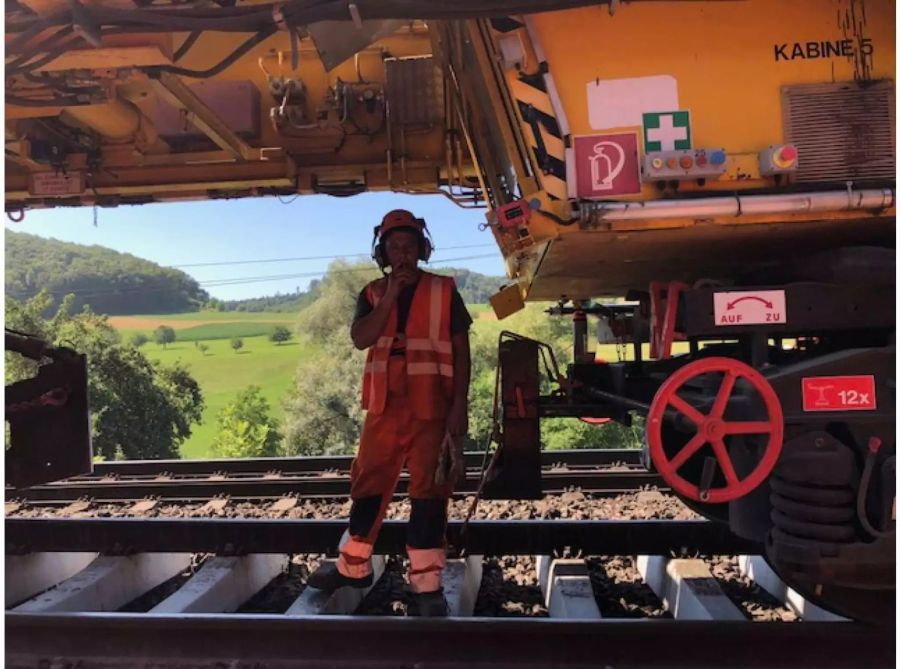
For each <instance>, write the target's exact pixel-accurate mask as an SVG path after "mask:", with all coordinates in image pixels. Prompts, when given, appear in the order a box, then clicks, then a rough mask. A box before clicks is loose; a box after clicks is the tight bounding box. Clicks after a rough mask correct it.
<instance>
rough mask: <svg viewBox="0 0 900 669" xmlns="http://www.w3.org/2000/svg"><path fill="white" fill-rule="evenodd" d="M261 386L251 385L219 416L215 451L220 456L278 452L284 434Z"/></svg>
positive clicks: (213, 446)
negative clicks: (273, 415) (271, 413)
mask: <svg viewBox="0 0 900 669" xmlns="http://www.w3.org/2000/svg"><path fill="white" fill-rule="evenodd" d="M269 412H270V407H269V403H268V402H267V401H266V398H264V397H263V396H262V393H261V391H260V389H259V387H258V386H248V387H247V388H245V389H244V390H242V391H240V392H239V393H238V394H237V397H235V399H234V400H232V401H231V402H229V403H228V404H227V405H226V406H225V408H224V409H222V410H221V411H220V412H219V415H218V417H217V419H216V420H217V429H216V437H215V439H213V443H212V452H213V454H214V455H215V456H216V457H219V458H264V457H272V456H274V455H277V454H278V445H279V443H280V442H281V434H280V433H279V431H278V421H276V420H275V419H274V418H272V416H271V415H270V413H269Z"/></svg>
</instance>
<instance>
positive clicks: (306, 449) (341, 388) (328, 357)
mask: <svg viewBox="0 0 900 669" xmlns="http://www.w3.org/2000/svg"><path fill="white" fill-rule="evenodd" d="M349 342H350V326H349V325H347V324H345V325H344V326H343V327H342V328H340V330H338V331H337V332H335V333H332V336H331V337H330V338H329V340H328V341H326V342H325V344H324V346H323V350H322V355H320V356H317V357H315V358H308V359H306V360H304V361H302V362H301V363H300V364H299V366H298V367H297V373H296V376H295V380H294V385H293V387H292V388H291V389H290V390H289V391H288V395H287V397H286V398H285V400H284V410H285V424H284V429H285V439H284V445H283V447H282V448H283V451H284V454H285V455H287V456H296V455H341V454H345V455H346V454H351V453H353V452H354V449H355V448H356V445H357V444H358V443H359V434H360V429H361V427H362V421H363V415H364V414H363V409H362V406H361V404H360V384H361V382H362V371H363V366H364V365H365V360H366V354H365V353H364V352H362V351H357V350H356V349H355V348H354V347H353V346H352V345H351V344H350V343H349Z"/></svg>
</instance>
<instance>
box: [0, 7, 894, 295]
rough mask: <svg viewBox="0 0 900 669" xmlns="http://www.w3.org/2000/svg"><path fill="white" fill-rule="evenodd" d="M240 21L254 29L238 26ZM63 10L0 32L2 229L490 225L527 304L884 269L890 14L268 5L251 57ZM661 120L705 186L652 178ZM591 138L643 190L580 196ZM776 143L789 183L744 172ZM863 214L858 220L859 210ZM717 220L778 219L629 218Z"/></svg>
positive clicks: (229, 44)
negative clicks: (49, 219) (303, 17)
mask: <svg viewBox="0 0 900 669" xmlns="http://www.w3.org/2000/svg"><path fill="white" fill-rule="evenodd" d="M289 4H290V3H287V5H285V6H289ZM351 4H352V3H351ZM426 4H427V3H423V5H422V6H423V7H425V5H426ZM572 4H577V3H572ZM585 4H587V3H585ZM257 5H258V6H265V7H268V6H269V5H266V4H265V3H262V2H238V3H237V8H244V9H245V10H247V11H249V9H250V8H251V7H254V6H257ZM74 6H76V7H78V8H80V10H79V11H80V12H81V13H79V14H78V15H77V16H76V15H75V14H74V13H73V14H72V16H71V17H70V18H68V19H67V20H66V21H63V22H56V23H53V22H52V21H50V22H51V23H53V24H52V25H51V26H48V27H45V28H43V29H41V25H39V24H37V23H36V21H38V20H40V19H52V18H53V17H55V16H58V15H60V13H62V14H66V13H71V12H72V9H71V7H72V5H70V4H69V3H64V2H60V1H59V0H20V1H19V3H16V4H13V5H8V6H7V9H6V18H7V32H6V46H7V77H6V95H7V103H6V108H5V111H6V119H5V128H6V174H7V176H6V209H7V211H12V212H15V211H17V210H19V209H24V208H29V207H48V206H57V205H94V204H100V205H115V204H120V203H151V202H162V201H173V200H185V199H201V198H218V197H243V196H261V195H267V194H289V193H301V194H311V193H327V194H333V195H342V196H344V195H352V194H355V193H358V192H363V191H366V190H392V191H397V192H414V193H440V194H443V195H444V196H446V197H449V198H451V199H452V200H453V201H455V202H456V203H457V204H459V205H460V206H465V207H472V206H483V207H485V208H486V213H487V221H488V223H490V224H491V228H492V231H493V233H494V235H495V238H496V240H497V243H498V246H499V247H500V250H501V252H502V253H503V255H504V258H505V259H506V265H507V269H508V273H509V276H510V278H511V279H515V280H516V281H517V282H518V285H519V287H520V290H521V293H522V295H523V296H526V297H527V298H528V299H540V300H544V299H559V298H561V297H564V296H565V297H570V298H588V297H595V296H600V295H621V294H624V292H625V291H627V290H628V289H630V288H645V287H646V285H647V284H648V283H649V281H652V280H675V279H677V280H683V281H696V280H700V279H707V278H708V279H716V280H723V281H729V280H731V279H733V278H734V277H735V275H736V274H737V273H738V272H739V271H742V270H744V269H746V268H747V267H760V268H762V267H765V266H766V264H771V263H776V264H777V263H788V262H790V261H791V260H792V259H793V258H796V257H797V255H798V254H809V253H812V252H814V251H817V250H826V249H830V248H838V247H843V246H848V245H882V246H884V245H892V244H893V235H894V217H895V209H894V202H893V174H892V173H893V169H894V167H893V166H894V152H893V144H894V138H895V133H894V85H893V82H894V77H895V64H894V63H895V32H894V11H895V7H894V2H893V0H881V1H879V2H874V1H873V0H868V1H864V0H825V1H823V0H797V1H796V2H790V3H785V2H779V1H778V0H747V1H746V2H732V1H729V0H708V1H706V2H699V1H698V2H677V1H672V2H633V3H629V4H626V5H621V6H620V5H619V3H617V2H616V3H611V4H608V5H607V4H603V5H591V6H585V7H580V8H573V9H566V10H561V11H543V12H537V13H533V14H528V15H524V16H523V15H513V16H498V17H493V18H477V19H476V18H472V19H465V18H459V19H454V20H441V19H429V20H416V19H417V17H415V16H403V17H396V18H378V19H371V20H367V19H366V16H365V15H363V16H353V15H352V12H351V14H350V15H348V16H347V17H346V19H345V20H341V21H319V22H313V23H310V24H308V25H295V26H287V25H285V24H284V23H279V21H278V17H279V14H278V12H279V11H281V10H279V9H278V8H279V7H282V8H283V6H282V5H273V6H272V16H273V25H272V28H271V30H270V32H271V34H268V35H267V34H261V36H260V37H259V38H258V39H257V43H252V40H253V35H254V31H255V30H256V29H255V28H253V29H248V30H247V31H245V32H240V31H238V32H221V31H217V30H211V29H209V30H202V31H191V30H181V29H173V28H172V27H158V28H154V29H152V30H149V29H148V30H147V31H146V32H144V31H135V29H134V28H133V27H132V29H130V30H122V29H117V28H116V27H115V25H116V24H115V23H114V22H113V23H104V21H112V19H107V18H106V17H107V15H109V16H112V14H111V10H114V9H115V10H118V11H119V14H118V15H116V16H121V15H125V14H128V13H129V12H130V13H131V14H130V15H139V14H140V12H142V11H143V12H150V11H151V10H152V8H153V7H154V6H155V5H151V6H150V7H149V8H146V7H145V8H144V9H137V8H136V7H135V5H134V3H132V2H125V1H124V0H95V1H94V2H90V1H88V0H84V2H83V3H75V5H74ZM352 6H353V7H356V5H352ZM360 6H364V4H363V3H360ZM551 6H552V3H550V4H548V5H547V7H545V9H548V8H550V7H551ZM184 7H185V8H186V9H190V10H191V11H194V10H193V9H192V7H193V8H196V11H197V12H201V11H208V9H209V8H208V7H207V6H206V5H204V4H202V3H195V4H194V5H192V6H184ZM210 7H211V6H210ZM204 8H205V9H204ZM107 10H109V11H107ZM241 11H244V10H241ZM410 11H411V10H410ZM103 12H107V13H105V14H104V13H103ZM92 20H93V23H92ZM95 24H97V25H95ZM101 24H102V25H101ZM123 25H124V24H123ZM67 27H68V28H69V30H68V32H66V28H67ZM94 29H97V30H99V32H97V30H94ZM88 42H90V43H88ZM248 44H249V46H246V45H248ZM242 45H245V46H242ZM235 53H236V54H237V55H236V56H235V57H233V58H232V59H231V61H230V62H229V61H228V60H227V59H228V57H229V55H230V54H235ZM223 62H224V66H222V67H219V68H216V67H215V66H216V65H217V64H220V65H221V64H222V63H223ZM211 68H212V69H213V70H215V71H214V72H213V73H210V72H209V70H210V69H211ZM204 71H207V72H204ZM804 86H806V87H807V88H803V87H804ZM815 95H820V96H824V97H821V99H822V100H825V101H826V102H827V101H828V100H832V103H833V101H834V100H837V99H838V98H837V97H834V96H842V95H843V96H845V98H840V100H844V99H846V100H849V101H850V102H846V103H845V102H839V103H833V104H837V105H838V106H837V107H833V109H838V110H844V111H839V113H837V114H836V113H835V112H833V111H828V109H829V108H828V107H827V104H826V105H825V106H817V104H816V103H815V100H817V99H819V98H815V97H814V96H815ZM791 96H794V97H791ZM804 96H806V97H804ZM810 96H813V97H810ZM829 96H831V97H829ZM846 96H849V97H846ZM810 100H813V103H810ZM832 103H828V104H832ZM803 104H806V105H807V107H802V105H803ZM823 104H824V103H823ZM841 105H843V106H841ZM797 110H800V111H797ZM803 110H806V111H803ZM675 112H679V113H684V112H687V114H688V115H689V124H688V126H687V127H688V128H689V132H690V148H691V150H694V149H702V150H709V151H710V152H711V151H713V150H718V149H721V150H722V151H724V154H725V155H726V156H727V158H726V159H725V163H724V165H723V169H722V170H721V173H720V174H717V175H716V176H715V177H712V178H703V179H677V180H675V179H673V180H668V181H662V182H660V181H653V180H652V179H647V178H646V170H647V169H649V168H648V167H647V166H644V167H643V168H641V167H640V163H641V161H642V160H643V159H644V157H645V155H647V153H648V152H649V151H650V150H651V149H652V148H653V147H652V146H651V145H650V144H649V142H650V139H649V137H650V135H648V134H646V133H647V132H649V128H650V125H649V124H650V123H651V121H648V120H647V118H646V117H644V116H643V114H647V113H650V114H657V113H659V114H664V113H675ZM845 112H846V115H847V116H846V118H838V117H840V116H841V114H843V113H845ZM804 114H805V115H804ZM671 118H675V117H674V116H672V117H671ZM678 118H682V117H678ZM684 118H688V117H684ZM653 122H656V121H653ZM659 122H660V123H662V121H659ZM666 122H668V121H666ZM644 124H647V126H646V127H644ZM847 128H850V130H847ZM679 131H680V130H679ZM829 133H831V134H830V135H829ZM598 137H606V138H609V137H612V138H613V141H614V142H625V143H623V144H620V146H633V147H634V148H633V149H628V151H633V152H634V153H633V154H630V155H628V156H627V160H626V159H623V164H624V165H625V167H623V168H622V169H620V170H619V172H617V174H623V173H626V175H627V174H630V173H631V172H634V174H633V180H635V183H636V184H637V186H636V187H634V186H632V187H626V188H624V189H623V188H620V189H619V190H617V191H616V190H615V189H614V191H615V192H613V193H612V194H604V193H603V192H602V191H599V192H597V191H595V192H592V193H586V192H585V191H584V188H585V185H584V184H586V183H587V182H586V181H585V173H586V172H585V170H586V169H587V167H586V165H588V163H587V162H585V160H584V155H582V154H581V153H579V152H580V151H582V148H583V147H584V146H587V144H586V143H585V142H587V141H591V142H596V141H600V140H598V139H597V138H598ZM622 138H625V139H622ZM629 138H630V139H629ZM848 138H849V139H848ZM665 141H669V140H665ZM679 141H683V140H679ZM629 142H630V143H629ZM788 143H790V144H792V145H796V146H797V147H799V151H800V156H799V165H800V167H799V168H798V169H797V171H795V172H789V173H785V174H784V175H779V176H778V178H776V177H774V176H773V175H771V174H763V173H761V170H762V168H761V164H762V163H761V158H760V152H764V151H766V150H768V149H770V147H777V146H779V145H782V144H788ZM661 146H662V145H661ZM888 146H889V148H885V147H888ZM829 147H832V149H829ZM623 155H624V154H623ZM710 155H711V154H710ZM595 157H596V156H595ZM888 163H890V164H888ZM848 164H851V166H852V168H853V169H852V175H853V177H852V178H847V176H846V175H847V173H848V172H847V169H848V168H847V167H846V166H847V165H848ZM610 170H612V168H610ZM622 170H625V172H623V171H622ZM841 170H844V171H841ZM888 174H890V176H888ZM595 177H596V175H595ZM616 178H618V177H616ZM612 181H615V178H613V179H612ZM676 181H677V183H676ZM848 182H849V183H848ZM594 183H601V182H594ZM603 183H605V182H603ZM616 188H619V187H618V186H616ZM873 189H874V190H873ZM879 189H880V192H881V193H882V194H883V196H882V198H881V200H880V201H878V204H877V205H876V204H872V202H876V200H877V197H876V195H877V193H878V190H879ZM842 190H846V191H847V193H848V197H847V202H848V203H849V204H848V205H847V206H844V205H840V204H837V205H834V206H832V205H830V204H829V205H827V206H824V207H822V206H819V205H816V204H810V206H809V207H805V206H804V205H803V204H802V203H800V204H798V203H797V202H796V201H792V202H791V203H789V204H785V205H784V207H783V209H779V206H780V205H781V200H779V199H778V198H780V197H782V198H783V197H784V196H794V195H798V194H799V195H802V194H804V193H832V195H833V194H834V193H835V192H838V191H842ZM862 191H864V192H865V193H868V195H867V199H866V200H865V202H866V203H868V204H865V205H857V204H853V202H854V199H853V198H854V196H853V194H854V193H857V192H862ZM731 196H742V197H743V196H762V197H769V198H775V200H773V204H772V208H770V209H766V210H765V212H766V213H753V212H752V211H750V212H748V211H742V210H741V209H740V207H738V209H737V211H730V210H729V209H728V208H727V207H725V208H721V207H720V208H718V209H716V208H712V209H710V211H711V212H712V213H708V214H704V213H702V212H703V211H704V210H703V208H702V207H700V208H691V207H687V208H685V209H684V215H681V214H680V213H679V211H680V210H677V211H674V213H673V211H669V212H667V213H666V214H664V215H656V214H654V213H653V212H652V211H650V210H649V209H648V210H647V211H645V212H638V214H637V215H635V214H634V211H633V210H631V211H629V212H628V213H627V214H625V215H622V214H621V212H622V208H623V207H626V204H627V203H631V204H630V205H627V206H628V207H633V208H640V207H641V206H642V203H650V202H653V203H657V204H658V203H667V202H671V203H679V204H677V206H678V207H682V206H684V207H686V206H687V205H685V204H684V203H687V202H689V201H691V202H694V203H697V204H702V203H704V202H707V201H711V199H712V198H728V197H731ZM832 199H833V198H832ZM520 200H521V201H523V202H524V203H525V204H526V208H528V209H529V211H530V217H529V218H528V219H527V220H526V221H519V222H518V223H516V222H511V223H508V224H507V223H506V222H505V221H504V220H503V214H502V212H503V211H504V209H503V208H504V205H507V204H509V203H511V202H515V201H520ZM831 201H832V200H829V202H831ZM810 202H811V203H812V202H813V200H810ZM610 212H617V213H616V214H615V215H611V214H610Z"/></svg>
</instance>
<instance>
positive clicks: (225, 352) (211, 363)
mask: <svg viewBox="0 0 900 669" xmlns="http://www.w3.org/2000/svg"><path fill="white" fill-rule="evenodd" d="M294 320H295V315H294V314H289V313H275V312H257V313H243V312H224V313H223V312H215V311H202V312H197V313H187V314H162V315H156V314H154V315H146V316H115V317H112V318H110V323H111V324H112V325H113V326H114V327H115V328H116V329H117V330H118V331H119V333H120V334H121V335H122V338H123V340H124V341H128V338H129V337H130V336H131V335H132V334H134V333H135V332H143V333H145V334H148V335H152V332H153V330H154V329H155V328H156V327H157V326H159V325H169V326H171V327H173V328H175V336H176V340H175V343H174V344H169V345H168V346H167V347H166V348H165V349H163V348H162V347H161V346H159V345H157V344H154V343H152V342H150V343H148V344H145V345H144V346H143V348H142V349H141V350H142V352H143V353H144V354H145V355H146V356H147V357H148V358H150V359H151V360H159V361H161V362H163V363H165V364H171V363H173V362H175V361H181V362H183V363H184V364H185V365H187V367H188V368H189V369H190V370H191V374H192V375H193V376H194V378H195V379H197V382H198V383H199V384H200V388H201V389H202V391H203V399H204V400H205V402H206V408H205V409H204V411H203V419H202V422H201V423H200V424H199V425H195V426H194V429H193V434H192V435H191V438H190V439H188V440H187V441H186V442H185V443H184V444H182V446H181V456H182V457H183V458H185V459H199V458H208V457H211V453H210V450H209V449H210V444H211V443H212V440H213V437H214V436H215V433H216V415H217V414H218V413H219V411H221V410H222V408H223V407H224V406H225V405H226V404H228V402H229V401H231V400H232V399H233V398H234V397H235V395H237V393H238V392H239V391H240V390H243V389H244V388H246V387H247V386H249V385H256V386H259V387H260V388H261V389H262V394H263V396H264V397H265V398H266V400H268V402H269V404H270V406H271V407H272V414H273V415H274V416H275V417H276V418H277V419H278V420H282V419H283V418H284V411H283V409H282V407H281V401H282V398H283V397H284V396H285V393H287V391H288V389H289V388H290V386H291V383H292V382H293V379H294V372H295V371H296V369H297V363H298V362H299V361H300V360H301V359H303V358H307V357H309V356H314V355H316V354H317V353H318V350H317V348H316V347H315V346H311V345H309V344H308V343H299V342H298V341H297V340H296V339H295V340H292V341H289V342H286V343H284V344H281V345H279V346H276V345H275V344H273V343H272V342H270V341H269V340H268V334H269V333H270V332H271V331H272V328H273V327H274V326H275V325H285V326H287V327H288V328H289V329H291V330H293V325H294ZM235 337H240V338H242V339H243V340H244V347H243V348H242V349H241V350H240V351H238V352H237V353H236V352H235V351H233V350H232V348H231V339H233V338H235ZM200 341H202V342H203V343H204V344H206V345H207V346H208V347H209V349H208V350H207V351H206V353H205V354H203V353H201V352H200V350H199V349H198V348H197V347H196V345H195V344H196V342H200Z"/></svg>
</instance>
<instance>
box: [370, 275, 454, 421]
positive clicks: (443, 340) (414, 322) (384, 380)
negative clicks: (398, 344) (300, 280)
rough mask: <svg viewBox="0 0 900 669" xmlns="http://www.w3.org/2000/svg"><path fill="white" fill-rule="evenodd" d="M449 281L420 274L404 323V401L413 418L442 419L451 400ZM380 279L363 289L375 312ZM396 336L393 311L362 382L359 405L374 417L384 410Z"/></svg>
mask: <svg viewBox="0 0 900 669" xmlns="http://www.w3.org/2000/svg"><path fill="white" fill-rule="evenodd" d="M454 285H455V284H454V281H453V279H452V277H448V276H438V275H436V274H430V273H429V272H422V274H421V276H420V278H419V283H418V285H417V286H416V292H415V294H414V295H413V299H412V304H411V305H410V307H409V316H408V317H407V320H406V332H405V339H406V342H405V344H406V346H405V347H406V376H407V400H408V402H409V405H410V409H411V410H412V412H413V415H414V416H415V417H416V418H420V419H423V420H433V419H435V418H443V417H445V416H446V415H447V412H448V410H449V409H450V401H451V399H452V397H453V344H452V343H451V341H450V298H451V297H452V295H453V287H454ZM385 286H386V283H385V279H379V280H377V281H373V282H372V283H370V284H369V285H368V286H366V296H367V297H368V298H369V303H370V304H371V305H372V306H373V307H375V306H377V305H378V302H379V301H380V300H381V298H382V296H383V295H384V288H385ZM396 335H397V305H396V304H395V305H394V307H393V309H391V314H390V316H389V317H388V322H387V326H386V327H385V329H384V332H382V333H381V336H380V337H379V338H378V341H376V342H375V344H374V345H372V346H371V347H370V348H369V353H368V356H367V358H366V368H365V372H364V373H363V382H362V404H363V408H364V409H366V410H367V411H371V412H374V413H376V414H380V413H382V412H383V411H384V408H385V406H386V405H387V396H388V359H389V357H390V355H391V346H392V344H393V342H394V338H395V337H396Z"/></svg>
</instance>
